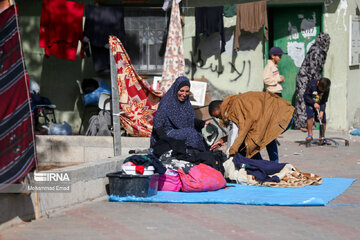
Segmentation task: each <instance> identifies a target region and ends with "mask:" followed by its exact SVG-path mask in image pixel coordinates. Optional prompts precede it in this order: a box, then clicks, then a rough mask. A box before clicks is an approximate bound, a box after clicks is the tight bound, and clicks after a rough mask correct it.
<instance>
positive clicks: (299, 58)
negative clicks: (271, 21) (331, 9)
mask: <svg viewBox="0 0 360 240" xmlns="http://www.w3.org/2000/svg"><path fill="white" fill-rule="evenodd" d="M297 17H298V19H301V24H300V32H299V31H298V28H297V27H296V26H294V24H292V23H291V22H290V21H289V22H288V31H289V37H288V39H289V41H288V43H287V52H288V55H289V56H290V57H291V59H292V60H293V61H294V64H295V66H297V67H301V64H302V62H303V61H304V59H305V55H306V53H307V51H308V50H309V49H310V47H311V45H313V44H314V40H312V41H310V42H308V40H309V39H310V38H313V37H316V35H317V30H316V13H315V12H313V13H312V18H305V17H304V15H303V14H299V15H298V16H297ZM300 35H301V36H302V37H303V38H305V39H307V40H305V42H298V41H297V40H298V39H299V36H300Z"/></svg>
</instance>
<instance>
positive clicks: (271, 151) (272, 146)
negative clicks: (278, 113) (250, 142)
mask: <svg viewBox="0 0 360 240" xmlns="http://www.w3.org/2000/svg"><path fill="white" fill-rule="evenodd" d="M293 121H294V119H293V118H292V119H291V121H290V123H289V125H288V126H287V128H286V129H285V131H283V132H282V133H284V132H286V131H287V130H288V129H289V128H290V127H291V125H292V124H293ZM266 151H267V153H268V155H269V158H270V161H274V162H279V153H278V147H277V143H276V139H275V140H273V141H272V142H270V143H269V144H268V145H266ZM252 159H259V160H263V159H262V157H261V154H260V152H258V153H257V154H255V155H254V156H252Z"/></svg>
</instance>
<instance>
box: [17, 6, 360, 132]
mask: <svg viewBox="0 0 360 240" xmlns="http://www.w3.org/2000/svg"><path fill="white" fill-rule="evenodd" d="M81 2H83V3H85V4H89V3H93V2H94V1H90V0H86V1H81ZM242 2H247V0H231V1H225V0H220V1H210V0H198V1H184V2H183V7H184V8H183V9H184V22H185V26H184V50H185V61H186V74H187V76H189V77H190V78H200V77H201V76H203V75H204V76H205V77H206V78H207V79H208V80H209V88H210V93H211V96H212V100H214V99H222V98H223V97H224V96H227V95H229V94H235V93H238V92H245V91H251V90H256V91H262V90H263V83H262V74H261V73H262V69H263V66H264V59H265V58H264V43H265V42H264V39H263V36H262V33H261V32H258V33H255V34H242V36H241V38H242V39H241V42H242V44H241V46H242V49H241V50H240V51H239V52H237V53H236V54H235V53H234V52H233V51H232V46H233V39H231V36H232V35H231V32H232V31H233V28H234V27H235V19H236V17H232V18H226V17H224V24H225V28H226V32H227V35H226V41H227V44H226V51H225V52H224V53H222V54H221V55H220V54H218V53H219V51H220V50H219V48H220V47H219V46H216V44H215V43H216V42H219V41H218V40H217V39H216V38H217V37H218V36H217V35H216V34H214V36H211V37H210V38H209V39H208V41H207V42H206V43H205V44H204V45H206V46H204V49H207V50H203V52H202V61H200V62H199V61H197V60H198V59H197V58H194V57H192V53H193V49H192V46H193V41H194V36H195V22H194V7H196V6H206V5H208V6H214V5H217V6H219V5H225V4H231V3H242ZM314 2H323V3H324V16H323V26H324V28H323V31H324V32H327V33H329V34H330V37H331V45H330V49H329V52H328V57H327V61H326V64H325V68H324V76H326V77H329V78H330V79H331V80H332V88H331V94H330V98H329V102H328V107H327V112H328V114H327V115H328V127H329V128H331V129H339V130H347V129H348V128H349V127H352V126H354V127H356V126H359V125H360V107H359V106H360V97H359V95H358V94H357V90H358V89H359V87H360V82H359V75H360V70H359V67H352V68H349V65H348V56H349V43H348V42H349V14H355V9H356V3H355V0H320V1H311V0H302V1H295V0H269V1H268V4H269V5H277V4H278V5H283V6H286V5H292V4H298V5H299V4H308V3H314ZM17 3H18V5H19V13H20V17H19V23H20V27H21V36H22V40H23V49H24V54H25V60H26V65H27V69H28V71H29V73H30V75H33V76H34V77H35V79H36V80H37V81H38V83H39V84H40V86H41V94H42V95H43V96H46V97H49V98H50V100H51V101H52V102H53V103H54V104H55V105H57V110H56V117H57V120H58V122H63V121H67V122H69V123H70V124H71V126H72V128H73V130H74V131H75V132H76V129H78V128H79V126H80V122H81V121H80V115H81V113H82V112H83V105H82V100H81V98H80V94H79V89H78V86H77V84H76V80H77V79H83V78H87V77H93V76H100V77H104V78H105V80H106V81H107V82H108V83H109V82H110V80H109V76H105V75H104V76H101V75H98V74H97V73H95V72H94V71H93V67H92V60H91V57H87V58H85V59H81V58H80V57H79V56H78V57H77V60H76V61H68V60H62V59H58V58H56V57H53V56H50V57H49V58H46V57H45V56H44V51H43V49H40V48H39V46H38V36H39V34H38V33H39V24H40V15H41V3H42V1H41V0H34V1H25V0H20V1H17ZM214 44H215V45H214ZM209 46H211V47H209ZM201 47H202V45H200V48H201ZM79 112H80V114H79ZM87 118H88V117H87ZM87 118H86V119H87ZM85 125H87V120H85ZM85 129H86V126H85Z"/></svg>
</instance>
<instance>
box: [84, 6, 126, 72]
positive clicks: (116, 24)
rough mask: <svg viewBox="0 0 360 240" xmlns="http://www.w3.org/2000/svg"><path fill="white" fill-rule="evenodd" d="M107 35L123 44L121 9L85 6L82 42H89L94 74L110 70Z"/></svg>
mask: <svg viewBox="0 0 360 240" xmlns="http://www.w3.org/2000/svg"><path fill="white" fill-rule="evenodd" d="M109 35H113V36H116V37H117V38H119V39H120V41H121V42H122V44H125V27H124V9H123V7H118V6H94V5H86V6H85V26H84V41H85V42H87V43H89V42H90V45H91V53H92V58H93V63H94V68H95V71H96V72H101V71H108V70H109V69H110V59H109V48H108V45H109ZM87 47H88V44H87V45H86V46H85V48H87Z"/></svg>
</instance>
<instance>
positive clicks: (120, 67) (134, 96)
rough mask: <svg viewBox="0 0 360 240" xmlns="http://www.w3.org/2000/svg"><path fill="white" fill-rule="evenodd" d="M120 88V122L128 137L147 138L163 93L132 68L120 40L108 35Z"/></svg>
mask: <svg viewBox="0 0 360 240" xmlns="http://www.w3.org/2000/svg"><path fill="white" fill-rule="evenodd" d="M109 45H110V48H111V51H112V53H113V55H114V58H115V63H116V67H117V76H118V87H119V102H120V112H123V113H122V114H121V115H120V121H121V124H122V126H123V127H124V129H125V130H126V132H127V133H129V134H130V135H131V136H137V137H150V135H151V131H152V126H153V118H154V115H155V112H156V109H157V106H158V103H159V101H160V98H161V97H162V96H163V92H161V91H154V90H152V88H151V87H150V85H149V83H148V82H147V81H145V80H144V79H142V78H141V77H140V76H139V75H138V74H137V73H136V71H135V68H134V66H133V65H132V63H131V61H130V58H129V56H128V54H127V52H126V51H125V48H124V46H123V45H122V43H121V41H120V40H119V39H118V38H117V37H115V36H109Z"/></svg>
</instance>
